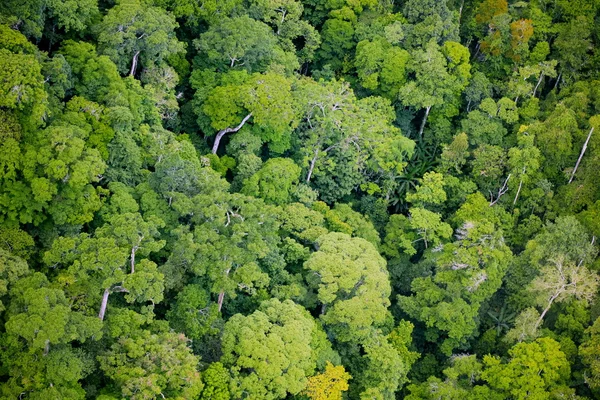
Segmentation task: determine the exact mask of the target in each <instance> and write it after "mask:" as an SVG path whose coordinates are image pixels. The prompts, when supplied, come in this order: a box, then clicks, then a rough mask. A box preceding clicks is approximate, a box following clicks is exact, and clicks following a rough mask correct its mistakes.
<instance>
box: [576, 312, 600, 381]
mask: <svg viewBox="0 0 600 400" xmlns="http://www.w3.org/2000/svg"><path fill="white" fill-rule="evenodd" d="M599 321H600V319H596V321H595V322H594V324H593V325H592V326H590V327H589V328H588V329H586V331H585V337H584V340H583V342H582V343H581V346H579V354H580V356H581V358H582V360H583V363H584V364H585V365H586V367H587V368H588V369H587V371H586V374H585V375H584V376H585V382H586V383H587V385H588V386H590V387H591V388H594V389H595V388H598V386H600V362H599V360H598V357H597V356H598V351H599V347H600V322H599Z"/></svg>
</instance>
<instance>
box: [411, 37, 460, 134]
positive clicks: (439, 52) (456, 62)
mask: <svg viewBox="0 0 600 400" xmlns="http://www.w3.org/2000/svg"><path fill="white" fill-rule="evenodd" d="M408 70H409V72H410V74H411V79H409V80H408V82H407V84H406V85H405V86H404V87H403V88H402V89H400V101H401V102H402V104H403V105H405V106H409V107H414V108H415V109H417V110H420V109H425V111H426V114H425V117H424V119H423V121H422V122H421V128H420V130H419V136H422V134H423V128H424V126H425V122H426V118H427V115H428V114H429V111H430V110H431V109H432V108H433V107H439V106H442V105H443V104H444V103H447V102H453V101H454V100H455V99H456V98H457V97H458V96H460V94H461V93H462V91H463V90H464V89H465V88H466V86H467V84H468V83H469V78H470V77H471V72H470V71H471V65H470V64H469V51H468V50H467V49H466V48H465V47H463V46H462V45H460V44H459V43H455V42H446V43H444V45H443V46H441V47H440V46H439V45H438V44H437V43H436V42H435V41H434V40H431V41H430V42H429V43H427V45H426V46H425V47H424V49H423V50H420V49H419V50H414V51H413V53H412V60H411V61H410V62H409V64H408Z"/></svg>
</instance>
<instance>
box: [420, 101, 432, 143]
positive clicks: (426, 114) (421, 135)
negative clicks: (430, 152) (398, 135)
mask: <svg viewBox="0 0 600 400" xmlns="http://www.w3.org/2000/svg"><path fill="white" fill-rule="evenodd" d="M429 111H431V106H429V107H427V108H426V109H425V115H424V116H423V120H422V121H421V128H420V129H419V139H423V130H425V124H426V123H427V117H428V116H429Z"/></svg>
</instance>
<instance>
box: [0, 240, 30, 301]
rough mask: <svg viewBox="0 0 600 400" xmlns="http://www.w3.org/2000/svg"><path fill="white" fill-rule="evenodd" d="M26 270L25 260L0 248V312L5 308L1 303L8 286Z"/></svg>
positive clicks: (27, 270)
mask: <svg viewBox="0 0 600 400" xmlns="http://www.w3.org/2000/svg"><path fill="white" fill-rule="evenodd" d="M28 272H29V267H28V266H27V262H26V261H25V260H23V259H22V258H21V257H18V256H16V255H13V254H11V253H10V252H8V251H6V250H2V249H0V312H2V311H4V309H5V308H6V306H5V305H4V304H3V303H2V298H4V297H5V296H6V295H7V294H8V290H9V287H10V286H12V285H14V284H15V283H16V282H17V281H18V280H19V278H21V277H22V276H24V275H27V273H28Z"/></svg>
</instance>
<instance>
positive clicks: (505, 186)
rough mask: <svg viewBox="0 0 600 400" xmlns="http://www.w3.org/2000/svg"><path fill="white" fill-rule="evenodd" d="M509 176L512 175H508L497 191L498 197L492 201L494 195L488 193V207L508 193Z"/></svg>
mask: <svg viewBox="0 0 600 400" xmlns="http://www.w3.org/2000/svg"><path fill="white" fill-rule="evenodd" d="M511 175H512V174H508V176H507V177H506V180H505V181H504V184H503V185H502V186H501V187H500V189H498V196H496V199H494V195H492V194H491V193H490V207H491V206H493V205H494V204H496V203H497V202H498V200H500V197H502V196H504V195H505V194H506V192H508V180H509V179H510V177H511Z"/></svg>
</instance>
